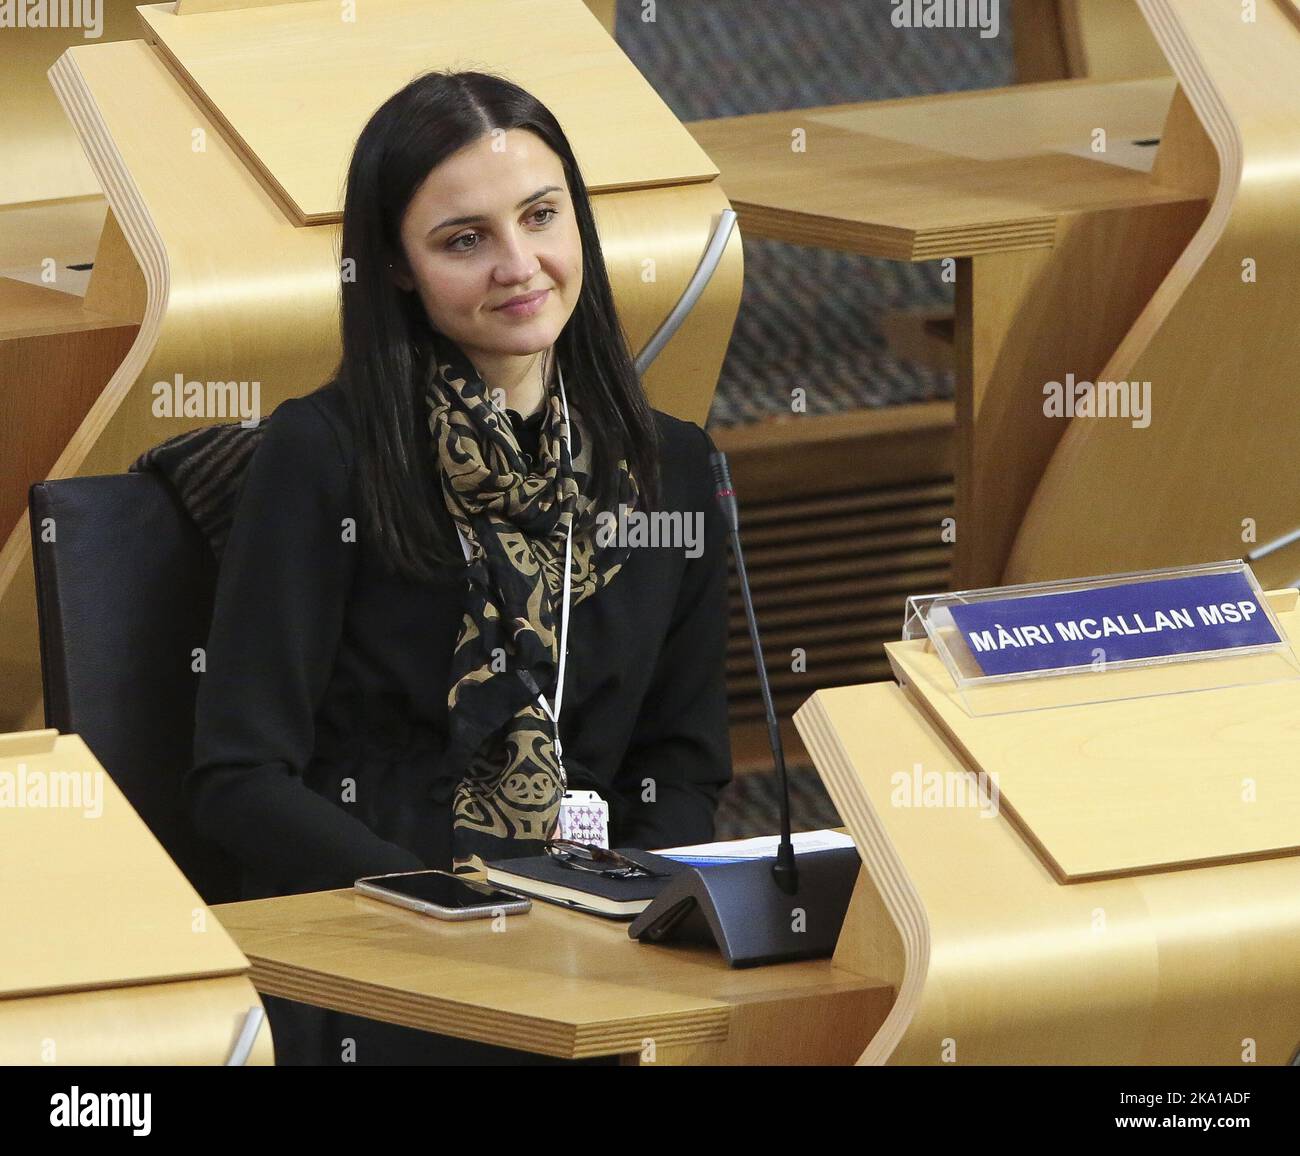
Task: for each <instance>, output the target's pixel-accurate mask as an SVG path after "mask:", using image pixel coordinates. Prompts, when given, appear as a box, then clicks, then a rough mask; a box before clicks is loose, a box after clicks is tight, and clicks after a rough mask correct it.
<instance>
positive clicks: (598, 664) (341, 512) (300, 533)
mask: <svg viewBox="0 0 1300 1156" xmlns="http://www.w3.org/2000/svg"><path fill="white" fill-rule="evenodd" d="M655 417H656V421H657V422H658V426H659V430H660V435H661V440H662V449H661V462H662V471H661V477H662V495H663V496H662V499H661V503H660V508H661V509H662V510H665V511H672V510H678V511H682V512H683V513H684V514H687V515H691V514H697V515H698V514H702V515H703V537H702V546H703V553H702V554H701V555H700V556H699V557H695V558H690V557H687V556H686V551H685V550H684V549H683V548H681V547H680V546H678V547H657V548H638V549H634V550H632V551H631V555H630V557H629V558H628V561H627V562H626V563H625V564H624V566H623V569H622V571H621V572H620V573H619V574H618V575H617V576H616V577H615V578H614V580H613V581H612V582H611V583H610V585H609V586H607V587H606V588H604V589H602V590H600V591H598V592H597V593H596V594H595V595H593V596H591V597H589V598H587V599H585V600H584V601H583V602H581V603H579V604H578V605H576V606H575V607H574V608H573V620H572V624H571V626H570V630H569V659H568V666H567V676H566V686H565V691H564V705H563V712H562V715H561V720H560V736H561V741H562V742H563V745H564V761H565V766H566V768H567V769H568V772H569V780H570V786H571V787H573V788H576V789H582V788H590V789H595V790H597V791H599V792H600V793H601V795H602V796H603V797H604V798H606V799H608V800H609V803H610V811H611V830H610V837H611V843H612V845H614V846H638V847H644V848H651V849H652V848H656V847H665V846H670V845H673V844H681V843H692V842H697V841H701V840H707V839H709V838H711V837H712V834H713V813H714V808H715V805H716V799H717V793H718V791H719V789H720V788H721V787H722V786H724V785H725V784H726V783H727V782H728V781H729V780H730V777H731V760H730V751H729V745H728V738H727V717H726V698H725V687H724V663H725V649H726V615H727V604H726V597H727V595H726V537H725V525H724V523H723V520H722V518H721V515H720V513H719V512H718V510H717V508H716V503H715V502H714V499H713V496H712V482H711V478H710V471H709V464H708V451H709V449H710V443H709V440H708V438H707V436H706V435H705V434H704V432H703V431H702V430H701V429H699V428H698V427H697V426H694V425H691V424H689V423H687V422H683V421H679V420H677V419H676V418H672V417H669V416H668V415H666V414H662V413H659V412H658V411H656V414H655ZM537 420H538V419H533V420H531V421H529V422H524V423H522V424H520V423H517V424H516V428H517V429H518V430H519V433H520V438H521V442H523V443H524V446H525V448H529V443H531V446H532V447H533V448H534V449H535V445H536V438H537ZM354 464H355V454H354V447H353V443H352V439H351V435H350V429H349V424H348V418H347V411H346V408H345V399H344V398H343V396H342V393H341V392H340V390H339V388H338V386H337V385H335V384H333V383H330V384H327V385H325V386H322V387H321V388H320V389H318V390H316V391H315V392H314V393H312V394H309V395H307V396H305V397H301V398H293V399H290V400H288V401H285V402H283V403H281V405H280V406H279V407H278V408H277V409H276V410H275V412H274V413H273V414H272V415H271V417H270V418H268V419H267V428H266V430H265V432H264V435H263V437H262V440H261V443H260V445H259V446H258V447H257V449H256V451H255V453H254V454H253V457H252V460H251V461H250V462H249V464H248V467H247V473H246V475H245V478H244V481H243V487H242V490H241V492H240V495H239V502H238V506H237V509H236V512H235V516H234V521H233V524H232V525H231V528H230V536H229V539H228V541H227V543H226V546H225V551H224V554H223V556H222V561H221V569H220V573H219V578H218V584H217V593H216V603H215V608H214V612H213V619H212V627H211V631H210V634H209V637H208V643H207V648H206V655H205V661H206V669H205V672H204V674H203V676H202V678H201V680H200V685H199V692H198V701H197V708H196V717H195V732H194V760H193V766H192V769H191V770H190V772H189V774H188V776H187V777H186V792H187V798H188V799H189V802H190V806H191V811H192V814H193V816H194V819H195V823H196V825H197V827H198V829H199V830H200V831H201V832H202V833H203V834H205V835H207V836H208V837H209V838H211V839H213V840H214V841H216V842H217V843H219V844H221V845H222V846H223V847H225V848H226V849H227V850H228V851H229V852H230V853H231V854H232V855H233V856H234V857H235V858H236V859H237V860H239V861H240V862H241V863H242V865H243V866H244V869H245V870H244V887H243V894H244V896H245V898H257V897H262V896H266V895H274V894H285V893H290V892H296V891H311V890H323V889H327V888H335V887H349V886H351V884H352V882H353V881H354V880H355V879H357V878H358V877H359V876H362V875H368V874H379V873H383V872H388V871H405V870H416V869H419V868H421V867H425V866H428V867H443V868H446V867H448V866H449V865H450V847H451V810H450V805H449V804H450V799H451V794H452V791H453V789H454V787H455V781H456V776H455V774H454V773H452V772H451V771H450V770H449V769H448V768H445V767H443V766H442V763H441V753H442V749H443V746H444V744H445V739H446V733H447V689H448V687H447V675H448V666H449V660H450V657H451V651H452V647H453V645H454V643H455V640H456V636H457V633H458V631H459V629H460V625H461V619H462V613H463V611H462V597H463V591H464V580H463V578H462V577H461V576H460V573H459V569H458V568H453V567H448V568H447V571H446V573H445V575H444V576H441V577H440V578H438V579H437V580H435V581H433V582H428V583H417V582H411V581H407V580H404V579H401V578H395V577H389V576H388V575H386V574H385V573H384V571H383V569H382V567H381V565H380V562H379V558H378V555H377V551H376V548H375V547H374V544H373V543H372V542H371V541H369V540H368V537H367V535H366V533H365V531H364V529H361V528H360V527H361V517H360V508H359V505H358V502H357V496H356V490H355V483H354V477H353V473H354ZM433 497H434V496H433V495H431V500H432V498H433ZM434 509H435V510H436V511H439V512H440V514H441V517H442V518H443V519H445V523H444V524H445V527H446V528H447V530H448V533H449V535H450V540H451V541H455V533H454V530H452V529H451V522H450V518H449V517H448V516H447V514H446V510H445V507H443V505H442V500H441V497H440V496H437V500H436V501H435V502H434ZM349 518H354V519H355V524H356V526H357V527H358V529H357V537H358V538H359V541H346V540H345V538H346V535H345V534H344V532H343V527H344V521H345V519H349ZM696 524H697V525H698V521H697V523H696Z"/></svg>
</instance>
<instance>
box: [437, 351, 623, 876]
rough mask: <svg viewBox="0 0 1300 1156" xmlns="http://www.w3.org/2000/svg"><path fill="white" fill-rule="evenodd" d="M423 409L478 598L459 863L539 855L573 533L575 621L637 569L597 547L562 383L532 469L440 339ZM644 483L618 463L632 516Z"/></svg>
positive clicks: (455, 719)
mask: <svg viewBox="0 0 1300 1156" xmlns="http://www.w3.org/2000/svg"><path fill="white" fill-rule="evenodd" d="M430 337H431V340H429V341H428V342H427V346H426V348H425V350H424V370H423V372H424V377H425V383H426V384H425V395H424V397H425V403H426V407H427V410H428V421H429V432H430V433H431V435H432V437H433V453H434V454H435V456H436V461H437V467H438V473H439V476H440V477H441V480H442V492H443V497H444V499H445V501H446V504H447V510H448V512H449V513H450V515H451V517H452V520H453V521H454V522H455V524H456V526H457V527H458V528H459V530H460V533H461V535H463V537H464V539H465V541H466V542H467V543H468V548H469V558H468V561H467V563H466V573H467V577H468V581H469V590H468V596H467V602H466V609H465V617H464V621H463V623H462V625H461V629H460V634H459V636H458V637H457V640H456V647H455V650H454V652H453V655H452V662H451V677H450V690H449V694H448V698H447V705H448V712H449V720H450V735H449V744H448V748H447V757H448V758H449V759H451V760H453V762H452V763H451V764H450V765H451V766H452V767H453V768H456V769H458V770H459V773H460V775H461V780H460V783H459V784H458V786H457V789H456V792H455V795H454V798H453V801H452V865H453V868H455V867H459V866H463V865H465V864H466V863H467V861H468V859H469V857H470V856H471V855H478V856H480V857H481V858H483V859H484V860H491V859H503V858H512V857H515V856H520V855H533V854H537V853H539V852H540V850H541V843H542V841H543V840H545V839H548V838H550V837H551V836H552V834H553V832H554V829H555V826H556V822H557V820H558V818H559V810H560V799H561V797H562V795H563V794H564V791H565V789H566V785H567V784H566V782H565V778H564V772H563V769H562V766H561V759H559V758H557V757H556V751H555V743H554V726H553V724H552V722H551V719H550V718H549V717H548V716H547V714H546V712H545V711H544V710H543V709H542V707H541V705H540V704H539V702H538V695H539V694H544V695H545V696H546V699H547V701H548V702H549V703H552V704H553V703H554V694H555V689H556V679H557V671H558V661H559V617H560V611H561V607H562V599H563V591H564V587H563V583H564V581H565V574H564V549H565V535H566V533H567V531H568V528H569V523H570V520H572V521H573V560H572V571H571V573H570V575H569V580H570V581H571V583H572V585H571V592H570V595H569V600H570V613H572V609H573V607H575V606H576V605H577V604H578V603H580V602H581V601H583V600H584V599H585V598H589V597H590V596H591V595H592V594H594V593H596V591H597V590H599V589H600V588H601V587H602V586H606V585H608V584H609V583H610V582H611V581H612V580H613V579H614V577H615V575H617V574H618V572H619V570H620V569H621V568H622V565H623V563H624V562H625V561H626V559H627V554H628V550H627V547H626V546H624V547H622V548H619V547H618V545H617V543H616V542H614V543H611V544H610V545H609V546H605V547H602V546H599V545H597V543H596V534H595V530H596V514H597V512H598V511H597V510H596V508H595V505H594V503H593V502H592V500H591V499H590V497H589V496H588V495H589V493H590V484H589V483H590V475H591V469H592V453H591V444H590V441H589V440H588V434H587V430H586V429H585V427H584V425H583V422H582V417H581V415H580V413H579V412H578V410H577V408H576V407H575V406H574V404H573V402H572V400H570V403H569V431H568V433H569V439H570V441H569V445H570V454H571V457H572V463H571V464H570V457H569V455H566V453H565V449H564V424H565V423H564V411H563V407H562V405H561V400H560V395H559V390H558V388H557V387H555V386H551V387H549V388H548V390H547V394H546V397H545V399H544V401H543V403H542V404H543V406H544V416H543V418H542V428H541V436H540V440H539V444H538V454H537V460H536V464H535V466H534V467H533V468H532V469H531V470H530V468H529V466H528V464H527V462H526V461H525V458H524V455H523V452H522V451H521V450H520V448H519V442H518V440H517V439H516V437H515V432H514V429H513V427H512V426H511V424H510V419H509V418H508V417H507V416H506V414H505V412H504V410H502V409H499V408H498V407H497V406H496V405H495V404H494V402H493V400H492V398H491V397H490V396H489V394H488V390H487V387H486V385H485V384H484V382H483V379H482V377H481V376H480V375H479V373H478V371H477V370H476V369H475V368H474V366H473V364H472V362H471V361H470V360H469V358H468V357H467V356H466V355H465V354H464V352H463V351H462V350H461V349H460V347H459V346H458V345H456V344H455V342H453V341H451V340H450V339H448V338H447V337H445V336H443V335H441V334H437V333H432V334H430ZM637 492H638V489H637V484H636V479H635V478H634V477H633V475H632V474H631V472H630V471H629V470H628V466H627V462H626V460H620V461H619V464H618V496H617V501H618V503H621V504H623V505H626V506H627V507H628V508H631V507H632V506H634V505H635V502H636V496H637Z"/></svg>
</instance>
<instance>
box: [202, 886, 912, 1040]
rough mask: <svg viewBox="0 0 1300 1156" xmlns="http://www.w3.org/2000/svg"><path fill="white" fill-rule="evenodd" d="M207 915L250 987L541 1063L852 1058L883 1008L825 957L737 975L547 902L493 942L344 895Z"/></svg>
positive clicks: (701, 956) (475, 923)
mask: <svg viewBox="0 0 1300 1156" xmlns="http://www.w3.org/2000/svg"><path fill="white" fill-rule="evenodd" d="M213 911H214V913H215V914H216V916H217V918H218V919H220V920H221V923H222V925H223V926H224V927H225V928H226V930H227V931H228V932H229V933H230V934H231V936H232V937H233V938H234V939H235V941H236V942H237V943H238V944H239V946H240V948H241V950H242V951H243V952H244V953H245V954H246V955H247V956H248V958H249V961H250V963H251V964H252V972H251V976H252V980H253V983H254V985H255V986H256V987H257V989H258V990H259V991H261V992H264V993H266V994H268V995H278V996H283V997H285V998H288V999H294V1000H299V1001H301V1002H304V1003H309V1004H314V1005H317V1006H320V1007H329V1008H334V1009H336V1010H339V1011H346V1012H353V1013H355V1014H358V1015H364V1016H369V1017H370V1018H372V1019H380V1020H385V1021H387V1022H390V1023H399V1024H405V1025H407V1026H408V1027H417V1028H422V1029H424V1030H426V1031H434V1032H440V1033H442V1034H445V1035H453V1036H458V1037H461V1038H464V1039H471V1040H479V1041H482V1042H484V1043H490V1044H497V1045H500V1046H503V1047H511V1048H518V1049H521V1050H524V1051H531V1052H535V1053H539V1054H542V1055H549V1056H561V1057H567V1058H581V1057H588V1056H611V1055H620V1056H624V1057H627V1058H628V1060H629V1061H630V1062H646V1063H651V1062H652V1063H659V1064H669V1063H728V1064H731V1063H749V1064H753V1063H824V1064H835V1063H852V1062H853V1060H854V1059H856V1058H857V1056H858V1054H859V1053H860V1052H861V1050H862V1048H863V1047H865V1046H866V1041H867V1040H868V1039H869V1038H870V1036H871V1035H872V1033H873V1032H874V1031H875V1030H876V1027H878V1026H879V1024H880V1023H882V1022H883V1021H884V1017H885V1016H886V1015H887V1014H888V1011H889V1008H890V1005H891V1004H892V994H893V993H892V989H891V988H890V986H889V985H888V984H885V983H882V982H880V981H878V980H874V979H871V978H864V977H862V976H859V975H856V974H854V973H852V972H849V971H844V970H840V969H838V968H836V967H834V966H833V965H832V963H831V961H830V960H814V961H807V962H799V963H785V964H776V965H774V966H770V967H760V968H751V969H742V970H735V969H732V968H728V967H727V966H726V965H725V964H724V963H723V961H722V958H721V956H720V955H719V954H718V952H717V951H716V950H714V949H706V948H703V947H677V946H673V947H670V946H666V945H653V944H640V943H635V942H633V941H632V940H630V939H629V938H628V935H627V928H628V925H627V924H626V923H616V922H613V921H608V920H603V919H599V918H596V917H594V916H587V915H582V914H579V913H576V912H571V911H564V910H562V909H560V908H557V907H555V906H553V905H550V904H546V903H534V904H533V908H532V910H531V911H530V912H528V913H527V914H525V915H514V916H509V917H507V918H505V919H504V920H502V921H499V922H500V924H501V927H502V929H501V930H497V931H494V930H493V922H494V921H492V920H483V919H479V920H470V921H466V922H463V923H453V922H444V921H440V920H437V919H430V918H428V917H426V916H423V915H418V914H416V913H414V912H410V911H404V910H402V909H401V908H399V907H394V906H392V905H391V904H386V903H381V902H379V901H378V900H374V899H369V898H366V897H363V896H359V895H357V894H355V893H354V892H352V891H350V890H341V891H322V892H316V893H312V894H306V895H290V896H283V897H280V898H275V899H260V900H251V901H248V902H244V903H229V904H224V905H222V906H219V907H214V908H213ZM651 1043H652V1044H653V1048H650V1046H649V1045H650V1044H651Z"/></svg>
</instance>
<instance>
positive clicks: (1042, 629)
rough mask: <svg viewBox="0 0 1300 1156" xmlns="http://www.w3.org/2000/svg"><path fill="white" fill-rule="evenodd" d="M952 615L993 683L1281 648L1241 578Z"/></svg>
mask: <svg viewBox="0 0 1300 1156" xmlns="http://www.w3.org/2000/svg"><path fill="white" fill-rule="evenodd" d="M951 609H952V617H953V621H955V622H956V624H957V629H958V630H960V631H961V634H962V637H963V638H964V639H965V641H966V645H967V646H968V647H969V648H970V652H971V654H972V655H973V656H974V658H975V661H976V663H977V664H978V665H979V668H980V670H981V671H982V672H983V673H984V674H986V675H987V674H1024V673H1028V672H1030V671H1035V670H1055V669H1057V668H1059V667H1068V666H1090V665H1092V664H1093V663H1094V662H1096V661H1097V660H1098V658H1099V657H1100V658H1103V659H1104V660H1105V662H1107V663H1112V662H1124V661H1126V660H1128V659H1133V658H1159V657H1163V656H1165V655H1171V654H1198V653H1202V652H1205V651H1211V650H1233V649H1237V648H1240V647H1245V646H1265V645H1268V644H1269V643H1276V642H1280V641H1281V639H1279V638H1278V635H1277V631H1276V630H1274V629H1273V624H1272V623H1271V622H1270V621H1269V619H1268V616H1267V615H1266V614H1265V613H1264V610H1263V608H1262V607H1261V606H1260V604H1259V600H1258V599H1257V598H1256V597H1255V591H1254V590H1253V589H1252V588H1251V585H1250V583H1249V582H1248V581H1247V580H1246V575H1245V574H1243V573H1240V572H1237V573H1231V574H1199V575H1193V576H1191V577H1183V578H1154V579H1151V580H1149V581H1146V582H1126V583H1121V584H1119V585H1115V586H1096V587H1092V588H1091V589H1086V590H1069V591H1065V592H1063V593H1060V594H1041V595H1037V596H1032V597H1021V598H1000V599H996V600H991V601H988V602H976V603H972V604H970V605H966V606H953V607H952V608H951ZM1099 651H1100V652H1101V653H1100V655H1099V654H1098V652H1099Z"/></svg>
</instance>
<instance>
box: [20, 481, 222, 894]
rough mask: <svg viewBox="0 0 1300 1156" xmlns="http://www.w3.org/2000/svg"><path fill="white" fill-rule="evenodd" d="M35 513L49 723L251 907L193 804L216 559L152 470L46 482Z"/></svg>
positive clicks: (164, 836)
mask: <svg viewBox="0 0 1300 1156" xmlns="http://www.w3.org/2000/svg"><path fill="white" fill-rule="evenodd" d="M28 508H29V510H30V513H31V522H32V557H33V560H34V563H35V567H36V604H37V616H38V619H39V623H40V637H41V681H42V685H43V687H44V691H45V725H46V726H47V727H54V728H56V729H57V730H58V731H59V732H60V733H63V734H77V735H80V736H81V738H82V740H83V741H84V742H85V744H86V745H87V746H88V747H89V748H90V749H91V751H92V752H93V753H94V755H95V757H96V758H97V759H98V760H99V762H100V763H101V764H102V765H103V767H104V769H105V770H106V771H107V772H108V773H109V774H110V775H111V776H112V777H113V781H114V782H115V783H116V784H117V785H118V787H119V788H120V789H121V791H122V793H123V794H124V795H125V796H126V797H127V799H128V800H129V801H130V803H131V805H132V806H133V807H134V808H135V809H136V811H138V812H139V814H140V817H141V818H142V819H143V820H144V821H145V823H146V824H147V825H148V827H149V830H150V831H152V832H153V834H154V836H155V837H156V838H157V839H158V841H159V842H160V843H161V844H162V845H163V847H164V848H165V849H166V850H167V853H168V854H169V855H170V856H171V857H172V859H173V860H175V862H176V864H177V866H178V867H180V869H181V870H182V871H183V872H184V873H185V875H186V877H187V878H188V879H189V881H190V882H191V883H192V884H193V885H194V888H195V889H196V890H197V891H198V892H199V894H200V895H202V896H203V899H204V900H205V901H206V902H208V903H224V902H228V901H230V900H234V899H238V898H239V870H238V867H237V865H236V864H235V862H234V861H233V860H232V859H231V858H230V857H229V856H227V855H226V854H225V853H224V852H222V851H221V850H220V849H219V848H217V847H216V846H214V845H213V844H212V843H210V842H208V841H207V840H205V839H202V838H200V837H199V836H198V834H197V833H196V832H195V831H194V828H193V825H192V824H191V822H190V819H189V815H188V812H187V810H186V808H185V805H184V802H183V800H182V797H181V781H182V776H183V775H184V773H185V771H186V770H187V769H188V768H189V767H190V765H191V759H192V746H193V741H194V698H195V694H196V692H197V690H198V680H199V677H200V676H199V675H198V674H196V673H195V672H194V671H193V669H192V665H193V652H194V650H195V648H197V647H203V646H205V645H206V643H207V636H208V627H209V623H210V622H211V618H212V603H213V596H214V593H215V588H216V574H217V563H216V560H215V559H214V558H213V556H212V552H211V550H210V549H209V548H208V545H207V543H206V542H205V541H204V540H203V537H202V535H201V534H200V532H199V530H198V528H197V527H196V526H195V524H194V522H193V521H192V520H191V519H190V517H189V516H188V515H187V514H186V512H185V510H184V508H183V507H182V506H181V504H180V502H179V501H178V500H177V498H176V495H175V493H174V492H173V490H172V489H171V487H170V486H169V485H168V483H167V482H166V481H165V480H164V479H163V478H162V477H161V476H160V475H159V474H158V473H156V472H152V471H143V472H140V473H128V474H115V475H111V476H108V477H93V478H67V479H64V480H61V481H54V482H37V483H36V484H35V485H33V486H32V487H31V489H30V491H29V493H28ZM105 869H111V864H105Z"/></svg>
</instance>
